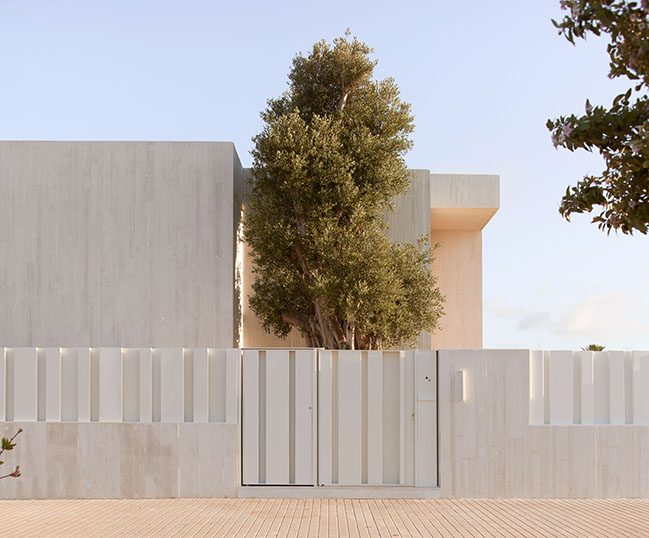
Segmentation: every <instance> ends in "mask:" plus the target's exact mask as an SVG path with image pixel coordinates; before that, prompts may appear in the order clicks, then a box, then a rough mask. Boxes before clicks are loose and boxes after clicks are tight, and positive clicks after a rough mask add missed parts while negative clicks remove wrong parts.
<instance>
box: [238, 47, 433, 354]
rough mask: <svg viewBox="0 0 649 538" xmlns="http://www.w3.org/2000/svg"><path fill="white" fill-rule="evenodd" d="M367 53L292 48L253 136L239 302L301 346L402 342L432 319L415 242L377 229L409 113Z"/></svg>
mask: <svg viewBox="0 0 649 538" xmlns="http://www.w3.org/2000/svg"><path fill="white" fill-rule="evenodd" d="M371 52H372V51H371V49H370V48H369V47H368V46H367V45H365V44H364V43H361V42H360V41H358V39H356V38H354V39H351V40H350V39H348V38H347V37H345V38H339V39H336V40H334V42H333V44H332V45H330V44H328V43H326V42H325V41H320V42H318V43H316V44H315V45H314V46H313V49H312V51H311V53H310V54H309V55H308V56H302V55H298V56H296V57H295V59H294V60H293V68H292V70H291V73H290V74H289V90H288V91H287V92H286V93H284V94H283V95H282V96H281V97H279V98H277V99H271V100H269V101H268V107H267V109H266V110H265V112H263V113H262V118H263V120H264V127H263V130H262V131H261V133H259V134H258V135H257V136H256V137H254V139H253V141H254V143H255V148H254V150H253V151H252V156H253V166H252V176H253V180H252V182H251V185H250V190H251V192H250V201H249V205H248V206H247V208H246V214H245V219H244V238H245V240H246V241H247V243H248V244H249V245H250V247H251V250H252V258H253V261H254V263H255V269H254V273H255V277H256V278H255V282H254V284H253V294H252V295H251V297H250V305H251V308H252V309H253V311H254V312H255V314H256V315H257V316H258V317H259V318H260V319H261V320H262V322H263V325H264V328H265V329H266V330H267V331H269V332H273V333H275V334H276V335H278V336H280V337H284V336H286V335H287V334H288V333H289V331H290V330H291V328H292V327H297V328H298V329H299V330H300V331H301V332H302V334H304V335H305V336H306V338H307V341H308V343H309V345H311V346H317V347H326V348H333V349H372V348H375V349H376V348H382V347H396V346H400V345H402V344H403V343H409V344H413V343H414V342H415V340H416V338H417V336H418V334H419V332H420V331H422V330H434V329H435V328H436V327H437V324H438V320H439V317H440V316H441V315H442V302H443V297H442V296H441V294H440V292H439V290H438V289H437V288H436V285H435V284H436V279H435V278H434V277H433V276H432V275H431V274H430V268H429V264H430V262H431V261H432V255H431V254H432V253H431V249H430V248H429V247H428V245H427V242H426V240H425V239H422V242H421V243H420V244H419V246H418V247H415V246H413V245H402V244H394V243H392V242H390V240H389V239H388V238H387V236H386V234H385V225H384V222H383V214H384V213H385V211H387V210H391V209H392V207H393V206H392V199H393V198H394V196H395V195H397V194H400V193H402V192H404V191H405V190H406V189H407V188H408V186H409V182H410V177H409V173H408V171H407V169H406V166H405V162H404V159H403V156H404V154H405V153H406V151H407V150H408V149H409V148H410V147H411V141H410V138H409V134H410V133H411V132H412V131H413V123H412V122H413V118H412V116H411V114H410V105H408V104H407V103H403V102H402V101H401V100H400V98H399V89H398V87H397V85H396V84H395V82H394V81H393V80H392V79H386V80H382V81H375V80H373V79H372V73H373V69H374V66H375V64H376V62H375V61H373V60H371V59H370V58H369V54H370V53H371Z"/></svg>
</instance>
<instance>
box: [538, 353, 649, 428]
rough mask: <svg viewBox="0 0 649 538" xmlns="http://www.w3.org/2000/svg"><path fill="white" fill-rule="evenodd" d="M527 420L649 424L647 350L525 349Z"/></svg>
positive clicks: (545, 422) (543, 422) (648, 361)
mask: <svg viewBox="0 0 649 538" xmlns="http://www.w3.org/2000/svg"><path fill="white" fill-rule="evenodd" d="M529 422H530V424H554V425H566V424H568V425H570V424H618V425H620V424H649V352H647V351H594V352H593V351H530V414H529Z"/></svg>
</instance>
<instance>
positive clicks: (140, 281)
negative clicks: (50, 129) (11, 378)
mask: <svg viewBox="0 0 649 538" xmlns="http://www.w3.org/2000/svg"><path fill="white" fill-rule="evenodd" d="M240 171H241V165H240V164H239V161H238V158H237V157H236V152H235V149H234V146H233V144H231V143H229V142H223V143H221V142H0V252H1V253H2V263H1V264H0V304H1V305H2V306H1V307H0V345H4V346H42V347H45V346H56V347H58V346H63V347H75V346H93V347H100V346H107V347H108V346H123V347H149V346H153V347H230V346H232V345H236V330H235V327H234V321H233V312H236V301H235V291H234V260H233V255H234V250H235V243H234V233H233V222H236V219H237V212H236V210H235V203H234V196H233V181H234V176H235V175H236V174H237V173H238V174H240V173H241V172H240Z"/></svg>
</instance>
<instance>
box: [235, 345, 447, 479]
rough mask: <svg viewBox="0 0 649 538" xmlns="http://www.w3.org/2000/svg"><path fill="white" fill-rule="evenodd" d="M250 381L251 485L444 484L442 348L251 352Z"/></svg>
mask: <svg viewBox="0 0 649 538" xmlns="http://www.w3.org/2000/svg"><path fill="white" fill-rule="evenodd" d="M242 378H243V484H244V485H260V484H268V485H270V484H273V485H316V484H318V485H322V486H332V485H340V486H363V485H371V486H380V485H406V486H421V487H435V486H437V352H436V351H428V350H416V351H330V350H295V351H290V350H266V351H259V350H244V352H243V376H242ZM316 400H317V401H316Z"/></svg>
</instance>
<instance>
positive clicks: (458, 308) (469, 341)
mask: <svg viewBox="0 0 649 538" xmlns="http://www.w3.org/2000/svg"><path fill="white" fill-rule="evenodd" d="M430 237H431V243H432V244H435V243H439V244H440V247H439V248H438V249H437V250H435V254H434V255H435V261H434V262H433V264H432V271H433V273H434V274H435V275H437V277H438V281H437V283H438V286H439V289H440V291H441V292H442V294H443V295H444V296H445V297H446V302H445V303H444V313H445V314H444V316H442V319H441V328H440V330H438V331H437V332H435V333H434V334H433V335H432V337H431V348H432V349H441V348H480V347H482V232H481V231H479V230H478V231H476V230H431V232H430Z"/></svg>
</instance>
